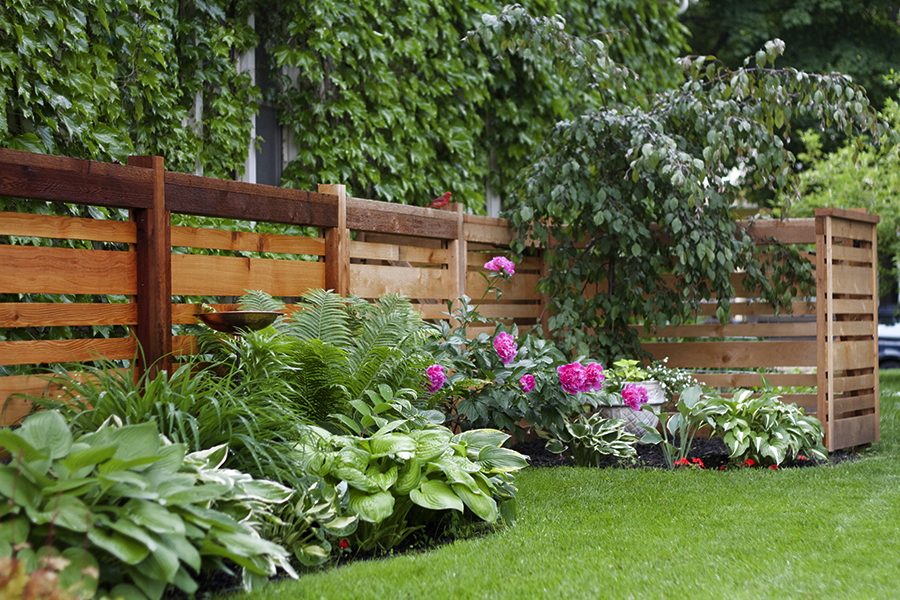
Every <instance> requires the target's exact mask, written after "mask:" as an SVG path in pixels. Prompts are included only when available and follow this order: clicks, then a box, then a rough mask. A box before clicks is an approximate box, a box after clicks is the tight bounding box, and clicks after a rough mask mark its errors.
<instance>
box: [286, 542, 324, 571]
mask: <svg viewBox="0 0 900 600" xmlns="http://www.w3.org/2000/svg"><path fill="white" fill-rule="evenodd" d="M294 556H296V557H297V560H299V561H300V564H301V565H303V566H305V567H317V566H319V565H321V564H322V563H324V562H325V561H326V560H328V556H329V551H328V550H326V549H325V548H324V547H322V546H320V545H318V544H306V545H305V546H300V547H297V548H295V549H294Z"/></svg>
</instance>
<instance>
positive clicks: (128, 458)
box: [0, 411, 296, 600]
mask: <svg viewBox="0 0 900 600" xmlns="http://www.w3.org/2000/svg"><path fill="white" fill-rule="evenodd" d="M111 421H112V420H111ZM0 446H2V447H3V448H5V449H6V450H7V451H8V452H9V454H10V460H9V464H6V465H3V466H0V500H2V502H0V555H6V556H8V555H10V553H11V550H12V548H13V547H14V546H18V547H21V545H22V544H28V545H29V546H30V547H31V548H33V549H40V548H42V547H45V546H49V547H52V548H53V550H55V551H56V552H58V553H59V554H61V555H62V556H63V557H65V558H68V559H69V560H72V561H74V566H73V567H72V568H74V569H77V570H79V571H80V572H86V571H85V569H84V567H86V566H97V567H99V581H98V580H97V579H93V580H91V579H90V578H88V577H87V576H86V577H85V586H86V587H90V588H91V589H94V588H96V587H97V586H98V585H99V589H101V590H105V591H108V592H109V595H110V596H111V597H122V598H125V599H126V600H148V599H149V600H159V599H160V598H161V597H162V596H163V594H164V592H165V591H166V589H167V588H170V587H175V588H178V589H180V590H181V591H182V592H184V593H186V594H193V593H194V592H196V591H197V587H198V586H197V583H196V581H195V580H194V574H195V573H197V572H200V571H202V570H206V569H219V570H225V571H228V572H230V567H229V566H228V564H233V565H237V566H238V567H240V569H241V570H242V571H243V575H244V578H243V579H244V586H245V587H246V588H248V589H250V588H252V587H254V586H255V585H257V584H259V583H260V582H262V581H265V580H266V579H267V578H269V577H271V576H272V575H274V574H275V573H276V569H278V568H281V569H282V570H284V571H285V572H286V573H288V574H289V575H291V576H296V573H295V572H294V570H293V569H292V568H291V566H290V564H289V562H288V557H289V555H288V553H287V552H286V551H285V550H284V548H282V547H281V546H279V545H277V544H274V543H272V542H270V541H267V540H265V539H263V538H262V537H261V536H260V535H259V533H258V530H259V528H260V527H262V525H263V523H264V522H265V521H267V520H270V519H271V518H272V515H271V512H270V507H271V506H273V505H277V504H280V503H283V502H285V501H287V500H288V498H289V497H290V496H291V493H292V492H291V490H290V489H288V488H285V487H284V486H281V485H279V484H277V483H274V482H271V481H265V480H255V479H253V478H252V477H250V476H249V475H246V474H244V473H241V472H239V471H234V470H230V469H222V468H220V465H221V463H222V461H223V460H224V457H225V454H226V452H227V449H226V448H225V447H217V448H212V449H209V450H206V451H203V452H195V453H191V454H188V453H187V452H186V447H185V445H184V444H174V443H170V442H169V441H168V440H167V439H166V438H165V437H163V436H160V434H159V432H158V430H157V428H156V425H155V424H154V423H143V424H134V425H124V426H118V425H117V424H115V423H114V422H110V423H107V424H104V425H103V426H102V427H100V428H98V429H97V431H95V432H93V433H88V434H84V435H80V436H77V437H76V436H73V435H72V433H71V431H70V429H69V427H68V426H67V424H66V422H65V420H64V419H63V418H62V416H60V415H59V414H58V413H56V412H54V411H46V412H42V413H36V414H34V415H32V416H30V417H28V418H27V419H26V420H25V421H24V423H23V424H22V426H21V427H20V428H18V429H15V430H14V429H11V428H4V429H2V430H0ZM73 549H75V551H73ZM44 551H45V552H46V551H49V550H44ZM225 561H229V563H228V564H226V562H225Z"/></svg>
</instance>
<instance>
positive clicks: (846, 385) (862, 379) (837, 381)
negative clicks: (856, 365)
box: [834, 374, 878, 394]
mask: <svg viewBox="0 0 900 600" xmlns="http://www.w3.org/2000/svg"><path fill="white" fill-rule="evenodd" d="M877 381H878V380H877V379H876V378H875V375H874V374H869V375H852V376H850V377H835V378H834V391H835V393H836V394H840V393H841V392H851V391H854V390H870V389H872V388H873V387H874V386H875V383H876V382H877Z"/></svg>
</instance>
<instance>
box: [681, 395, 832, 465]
mask: <svg viewBox="0 0 900 600" xmlns="http://www.w3.org/2000/svg"><path fill="white" fill-rule="evenodd" d="M763 384H764V386H765V390H766V391H764V392H763V393H762V394H760V395H758V396H756V397H754V394H753V392H751V391H750V390H738V391H737V392H735V394H734V396H733V397H732V398H723V397H721V396H719V395H716V394H709V395H705V396H704V397H702V398H701V399H699V400H698V402H697V403H696V405H695V406H694V408H693V409H692V411H693V412H694V413H695V414H698V415H702V419H703V422H704V424H707V425H709V426H710V427H711V428H712V432H711V434H710V435H714V436H720V437H721V438H722V440H723V441H724V442H725V445H726V446H728V450H729V451H730V452H731V458H732V459H734V460H736V461H738V462H743V461H745V460H747V459H752V460H754V461H756V462H757V463H758V464H762V465H776V466H777V465H780V464H781V463H782V461H784V459H785V458H786V457H788V456H797V455H798V454H803V455H806V456H813V457H815V458H818V459H821V460H825V459H826V458H827V451H826V450H825V447H824V446H823V445H822V439H823V436H824V431H823V428H822V423H821V422H820V421H819V420H818V419H816V418H815V417H811V416H807V415H806V414H804V412H803V409H802V408H798V407H797V405H795V404H785V403H783V402H781V400H780V396H779V395H778V394H776V393H775V392H774V391H773V389H772V386H771V385H770V384H769V382H768V381H766V380H765V379H764V381H763Z"/></svg>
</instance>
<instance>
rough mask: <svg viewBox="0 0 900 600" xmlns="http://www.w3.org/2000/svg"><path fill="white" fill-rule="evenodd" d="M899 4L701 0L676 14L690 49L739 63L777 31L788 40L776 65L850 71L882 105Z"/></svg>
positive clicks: (898, 54) (898, 33)
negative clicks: (688, 34) (687, 35)
mask: <svg viewBox="0 0 900 600" xmlns="http://www.w3.org/2000/svg"><path fill="white" fill-rule="evenodd" d="M897 11H898V5H897V3H896V2H894V1H893V0H864V1H862V2H860V1H859V0H804V1H803V2H795V1H792V0H753V1H748V0H699V2H694V3H692V4H691V6H690V8H689V9H688V10H687V11H686V12H685V13H684V15H683V16H682V21H683V22H684V23H685V25H687V27H688V28H689V29H690V31H691V41H690V44H691V48H692V51H693V52H694V53H697V54H713V55H715V56H716V57H717V58H719V59H720V60H722V61H723V62H724V63H725V65H726V66H728V67H729V68H737V67H739V66H740V65H741V61H743V59H744V57H745V56H748V55H750V54H752V53H754V52H755V51H756V49H757V48H759V47H760V46H762V45H763V43H765V42H766V40H771V39H775V38H780V39H782V40H784V41H785V43H786V44H787V48H786V49H785V52H784V57H783V59H782V64H784V65H788V66H791V67H794V68H796V69H801V70H804V71H809V72H814V73H826V72H831V71H838V72H840V73H843V74H844V75H848V76H850V77H852V78H853V81H854V82H855V83H857V84H859V85H861V86H863V87H864V88H866V90H867V92H868V96H869V98H870V100H871V101H872V104H873V105H874V106H876V107H877V108H881V107H882V106H883V105H884V102H885V100H886V99H887V98H888V97H890V96H891V88H890V86H888V85H886V84H885V82H884V81H883V80H882V79H881V76H882V75H884V74H885V73H887V72H888V71H889V70H890V69H892V68H893V67H894V66H895V65H896V64H897V61H898V60H900V26H898V23H897Z"/></svg>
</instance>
